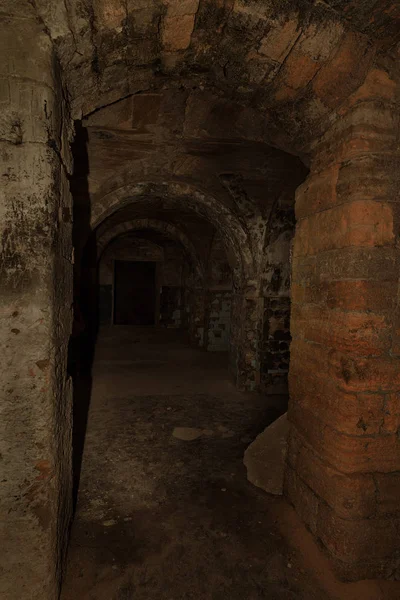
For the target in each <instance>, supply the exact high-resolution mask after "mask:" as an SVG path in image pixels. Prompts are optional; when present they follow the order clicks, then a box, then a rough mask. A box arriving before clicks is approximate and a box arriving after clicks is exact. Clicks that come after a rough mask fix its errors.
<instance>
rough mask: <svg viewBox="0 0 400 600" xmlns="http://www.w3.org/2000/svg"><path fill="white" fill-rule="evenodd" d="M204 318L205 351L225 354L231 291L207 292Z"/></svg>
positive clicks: (227, 342) (228, 336)
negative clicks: (205, 315)
mask: <svg viewBox="0 0 400 600" xmlns="http://www.w3.org/2000/svg"><path fill="white" fill-rule="evenodd" d="M206 303H207V317H206V328H207V329H206V349H207V351H208V352H227V351H228V349H229V338H230V326H231V310H232V306H231V305H232V291H231V290H208V293H207V299H206Z"/></svg>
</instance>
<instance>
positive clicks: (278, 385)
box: [260, 195, 295, 394]
mask: <svg viewBox="0 0 400 600" xmlns="http://www.w3.org/2000/svg"><path fill="white" fill-rule="evenodd" d="M294 230H295V215H294V198H293V197H292V196H290V195H289V196H282V197H281V198H280V199H279V201H278V202H277V203H276V204H275V205H274V206H273V208H272V210H271V214H270V217H269V222H268V225H267V231H266V236H265V242H264V252H263V265H262V273H261V295H262V297H263V299H264V302H263V325H262V327H263V330H262V336H261V340H260V343H261V348H260V362H261V389H262V390H265V391H266V392H269V393H278V394H288V383H287V377H288V372H289V358H290V253H291V246H292V241H293V236H294Z"/></svg>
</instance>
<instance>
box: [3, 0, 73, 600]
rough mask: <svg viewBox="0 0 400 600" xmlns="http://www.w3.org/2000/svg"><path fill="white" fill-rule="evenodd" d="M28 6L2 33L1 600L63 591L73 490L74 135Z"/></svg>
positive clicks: (13, 9) (44, 39) (43, 599)
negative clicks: (69, 366)
mask: <svg viewBox="0 0 400 600" xmlns="http://www.w3.org/2000/svg"><path fill="white" fill-rule="evenodd" d="M31 4H32V3H31V2H28V1H27V2H24V1H18V2H15V3H12V2H11V3H6V6H7V8H8V10H9V12H10V13H11V14H9V15H8V16H7V18H5V17H4V19H5V20H4V24H3V27H2V34H1V37H0V46H1V48H0V57H1V60H0V78H1V79H0V102H1V117H0V130H1V132H0V139H1V141H0V146H1V152H0V161H1V175H2V184H1V185H2V194H1V195H0V213H1V219H0V230H1V239H2V243H1V246H0V280H1V291H0V339H1V347H2V369H1V372H2V374H1V384H0V395H1V401H0V407H1V409H0V472H1V487H0V553H1V559H0V563H1V566H0V597H1V598H2V600H28V599H33V598H35V599H36V598H37V599H39V598H40V600H50V599H51V600H55V598H57V597H58V588H59V582H60V574H61V573H60V572H61V566H62V560H63V555H64V553H65V548H66V531H67V528H68V525H69V520H70V515H71V495H72V494H71V462H70V454H71V437H70V425H71V394H70V385H69V382H68V381H67V379H66V359H67V356H66V354H67V341H68V336H69V334H70V329H71V286H72V277H71V275H72V267H71V260H72V250H71V204H70V194H69V186H68V181H67V175H66V166H65V164H69V159H68V155H66V154H65V149H67V152H68V151H69V150H68V149H69V141H68V139H66V136H65V131H64V128H63V126H62V124H63V110H64V106H63V99H62V94H61V85H60V82H59V81H58V78H57V72H56V69H57V66H56V61H55V59H54V54H53V48H52V43H51V40H50V38H49V36H48V35H47V34H46V33H45V32H43V31H42V30H41V27H40V25H39V24H38V20H37V18H36V15H35V14H34V11H33V8H32V6H31ZM6 10H7V9H6Z"/></svg>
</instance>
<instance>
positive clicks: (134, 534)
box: [62, 327, 400, 600]
mask: <svg viewBox="0 0 400 600" xmlns="http://www.w3.org/2000/svg"><path fill="white" fill-rule="evenodd" d="M226 362H227V358H226V356H225V355H221V354H210V353H205V352H202V351H200V350H195V349H192V348H189V347H188V345H187V344H186V343H185V340H184V338H183V337H182V336H181V335H180V334H178V333H177V332H174V331H172V330H156V329H142V330H138V329H133V328H130V329H129V328H124V327H113V328H108V329H104V330H103V331H102V332H101V333H100V336H99V339H98V343H97V348H96V355H95V361H94V366H93V371H92V375H93V381H92V391H91V401H90V408H89V413H88V422H87V433H86V439H85V446H84V452H83V462H82V471H81V479H80V488H79V498H78V505H77V511H76V516H75V521H74V524H73V528H72V536H71V543H70V548H69V557H68V568H67V573H66V577H65V583H64V586H63V592H62V600H228V599H229V600H253V599H254V600H255V599H259V598H265V599H268V600H295V599H301V600H332V599H337V600H342V599H345V600H383V599H384V600H388V599H389V598H400V592H399V590H398V588H397V592H399V595H392V594H393V590H392V588H390V589H389V587H387V588H384V587H382V585H383V584H382V585H379V584H377V583H374V582H371V583H367V582H361V583H360V584H351V585H346V584H340V583H338V582H337V581H336V580H335V578H334V577H333V575H332V574H331V572H330V570H329V565H328V564H327V563H326V560H325V559H324V558H323V556H322V555H321V554H320V552H319V551H318V550H317V548H316V546H315V543H314V542H313V540H312V539H311V536H309V534H308V533H307V532H306V530H305V529H304V528H303V527H302V525H301V524H300V523H299V522H298V520H297V517H296V516H295V515H294V513H293V511H292V509H291V508H290V507H288V506H287V505H286V503H285V502H284V501H283V500H282V499H281V498H277V497H273V496H269V495H268V494H266V493H264V492H262V491H261V490H259V489H257V488H255V487H254V486H252V485H251V484H250V483H249V482H248V481H247V479H246V470H245V467H244V466H243V462H242V459H243V454H244V450H245V449H246V447H247V446H248V445H249V443H250V442H251V441H252V440H253V439H254V438H255V437H256V436H257V434H258V433H260V431H262V430H263V429H264V428H265V427H266V426H267V425H268V424H269V423H270V422H272V421H273V420H274V419H275V418H276V417H277V416H278V415H279V406H280V405H282V401H281V400H280V399H278V398H270V399H268V398H265V397H260V396H258V395H257V394H243V393H240V392H238V391H237V390H236V389H235V388H234V386H233V384H232V383H231V381H230V378H229V374H228V371H227V367H226ZM89 387H90V386H89V382H87V381H86V382H83V385H82V389H84V390H86V392H89ZM81 402H82V406H83V405H84V402H85V400H84V398H83V399H82V400H81ZM84 412H85V411H84V410H82V411H81V414H80V416H79V419H81V421H82V422H81V423H79V424H78V425H79V426H78V428H77V430H76V431H77V432H78V433H75V437H76V440H75V444H76V446H77V447H78V450H79V441H80V440H79V439H78V438H79V436H82V434H83V429H84V426H83V425H84V416H83V413H84ZM78 415H79V411H78ZM77 419H78V418H77ZM178 428H181V429H178ZM182 428H183V429H182ZM188 428H189V429H188ZM77 436H78V438H77ZM195 436H198V437H195ZM182 438H184V439H182ZM188 438H195V439H188ZM77 464H78V465H79V460H78V462H77Z"/></svg>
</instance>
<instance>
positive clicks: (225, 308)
mask: <svg viewBox="0 0 400 600" xmlns="http://www.w3.org/2000/svg"><path fill="white" fill-rule="evenodd" d="M206 284H207V292H206V295H205V302H206V307H205V347H206V349H207V350H208V351H209V352H224V351H228V349H229V337H230V326H231V300H232V284H233V281H232V269H231V267H230V265H229V261H228V258H227V254H226V250H225V246H224V243H223V239H222V237H221V236H220V235H219V234H218V233H216V234H215V235H214V238H213V240H212V243H211V248H210V252H209V257H208V266H207V281H206Z"/></svg>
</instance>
